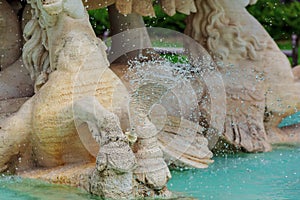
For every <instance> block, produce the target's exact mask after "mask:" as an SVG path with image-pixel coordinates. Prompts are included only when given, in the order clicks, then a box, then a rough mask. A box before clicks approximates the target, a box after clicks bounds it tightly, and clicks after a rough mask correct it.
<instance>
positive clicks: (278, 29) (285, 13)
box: [89, 0, 300, 63]
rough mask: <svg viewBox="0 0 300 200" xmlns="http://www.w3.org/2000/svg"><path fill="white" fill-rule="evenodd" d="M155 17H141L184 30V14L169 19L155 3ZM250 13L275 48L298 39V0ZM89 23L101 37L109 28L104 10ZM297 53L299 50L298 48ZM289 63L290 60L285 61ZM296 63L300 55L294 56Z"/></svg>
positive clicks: (263, 0) (261, 3) (268, 0)
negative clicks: (262, 27) (292, 38)
mask: <svg viewBox="0 0 300 200" xmlns="http://www.w3.org/2000/svg"><path fill="white" fill-rule="evenodd" d="M154 9H155V13H156V17H152V18H151V17H144V21H145V24H146V26H148V27H163V28H168V29H172V30H176V31H179V32H183V31H184V29H185V18H186V15H184V14H180V13H177V14H175V15H174V16H172V17H170V16H168V15H166V14H165V13H164V12H163V11H162V9H161V7H160V6H158V3H157V0H156V4H155V6H154ZM247 10H248V11H249V13H250V14H252V15H253V16H254V17H255V18H256V19H257V20H258V21H259V22H260V23H261V24H262V25H263V26H264V28H265V29H266V30H267V31H268V33H269V34H270V35H271V37H272V38H273V39H274V40H276V42H277V44H278V46H279V48H281V49H288V50H289V49H291V48H292V43H291V35H292V34H293V33H295V34H297V35H298V36H299V37H300V0H258V1H257V3H256V4H254V5H250V6H248V7H247ZM89 15H90V21H91V24H92V26H93V28H94V30H95V32H96V34H97V36H99V37H102V36H103V34H104V32H105V31H108V30H109V28H110V24H109V20H108V9H107V8H102V9H98V10H90V11H89ZM298 52H299V53H298V54H300V48H299V49H298ZM289 59H290V61H291V58H289ZM298 63H300V56H298Z"/></svg>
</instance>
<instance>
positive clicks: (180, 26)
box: [88, 5, 186, 36]
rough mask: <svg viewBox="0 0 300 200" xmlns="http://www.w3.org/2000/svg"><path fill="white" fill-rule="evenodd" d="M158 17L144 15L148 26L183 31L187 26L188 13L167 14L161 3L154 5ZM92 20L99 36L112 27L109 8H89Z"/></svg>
mask: <svg viewBox="0 0 300 200" xmlns="http://www.w3.org/2000/svg"><path fill="white" fill-rule="evenodd" d="M154 9H155V14H156V17H152V18H151V17H144V21H145V24H146V26H147V27H163V28H167V29H172V30H176V31H179V32H183V31H184V28H185V22H184V19H185V18H186V15H184V14H180V13H176V14H175V15H174V16H172V17H170V16H168V15H167V14H165V13H164V12H163V11H162V9H161V7H160V6H159V5H155V6H154ZM88 13H89V16H90V22H91V24H92V26H93V29H94V31H95V33H96V34H97V35H99V36H101V35H103V33H104V32H105V31H106V30H108V29H109V28H110V24H109V19H108V11H107V8H101V9H97V10H89V11H88Z"/></svg>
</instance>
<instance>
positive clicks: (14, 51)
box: [0, 0, 22, 70]
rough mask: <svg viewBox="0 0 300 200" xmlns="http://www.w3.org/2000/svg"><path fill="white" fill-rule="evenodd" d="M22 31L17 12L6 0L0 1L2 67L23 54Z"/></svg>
mask: <svg viewBox="0 0 300 200" xmlns="http://www.w3.org/2000/svg"><path fill="white" fill-rule="evenodd" d="M21 41H22V33H21V28H20V25H19V21H18V18H17V15H16V13H15V12H14V11H13V9H12V8H11V7H10V5H9V4H8V3H7V1H6V0H1V1H0V68H1V70H3V69H5V68H6V67H8V66H9V65H11V64H13V63H14V62H15V61H16V60H17V59H18V58H19V57H20V56H21V45H22V43H21Z"/></svg>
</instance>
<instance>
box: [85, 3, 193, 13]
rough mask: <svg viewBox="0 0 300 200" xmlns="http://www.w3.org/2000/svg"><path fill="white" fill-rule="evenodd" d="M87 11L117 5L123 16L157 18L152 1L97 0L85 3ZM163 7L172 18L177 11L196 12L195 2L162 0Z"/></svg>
mask: <svg viewBox="0 0 300 200" xmlns="http://www.w3.org/2000/svg"><path fill="white" fill-rule="evenodd" d="M83 3H84V5H85V6H86V8H87V9H91V10H93V9H98V8H103V7H107V6H110V5H112V4H116V7H117V9H118V10H119V12H120V13H121V14H124V15H128V14H130V13H137V14H140V15H142V16H152V17H154V16H155V13H154V9H153V1H152V0H126V1H124V0H108V1H107V0H95V1H83ZM161 7H162V9H163V10H164V11H165V13H167V14H168V15H170V16H173V15H174V14H175V13H176V11H178V12H181V13H184V14H186V15H189V14H190V13H194V12H196V7H195V3H194V0H162V1H161Z"/></svg>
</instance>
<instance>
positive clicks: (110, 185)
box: [0, 0, 299, 199]
mask: <svg viewBox="0 0 300 200" xmlns="http://www.w3.org/2000/svg"><path fill="white" fill-rule="evenodd" d="M250 2H251V3H254V2H255V1H242V0H241V1H238V2H236V4H232V3H231V2H230V1H229V0H222V1H215V0H209V1H208V0H199V1H193V0H189V1H186V0H169V1H168V0H166V1H164V0H162V1H161V4H162V7H163V9H164V10H165V12H166V13H167V14H169V15H173V14H174V13H175V12H176V10H177V11H180V12H183V13H186V14H190V13H191V12H196V11H197V13H195V14H192V15H191V16H190V17H189V18H188V21H187V22H188V23H187V29H186V34H187V35H190V36H191V37H192V38H194V39H196V40H197V41H198V42H199V43H200V44H202V45H203V46H204V47H205V48H206V49H207V50H208V51H209V53H211V55H213V57H214V59H215V61H216V62H217V63H218V66H219V70H220V72H221V73H222V74H223V79H224V81H225V86H226V89H227V91H226V92H227V118H226V123H225V127H226V130H225V132H224V134H223V138H224V139H225V140H226V141H227V142H229V143H231V144H234V145H235V146H237V147H238V148H244V149H245V150H246V151H249V152H253V151H254V152H255V151H268V150H270V148H271V146H270V143H281V142H293V140H294V139H295V138H296V139H297V138H298V139H299V136H297V135H294V136H293V135H292V134H286V133H283V132H282V131H281V130H279V129H277V128H276V126H277V124H278V123H279V121H280V120H281V118H282V117H284V116H286V115H289V114H291V113H293V112H294V110H295V108H298V107H299V99H298V98H299V94H298V93H297V92H298V91H299V90H298V91H297V89H298V83H295V82H294V77H293V75H292V73H291V71H290V69H289V67H290V66H289V64H288V61H287V59H286V58H285V57H284V55H283V54H282V53H281V52H280V50H279V49H278V47H277V46H276V44H275V43H274V41H273V40H272V38H271V37H270V36H269V35H268V34H267V33H266V32H265V30H264V29H263V28H262V27H261V26H260V25H259V23H258V22H257V21H256V20H255V19H253V18H252V17H251V16H250V15H249V14H248V13H247V11H246V10H245V6H246V5H248V4H249V3H250ZM0 3H1V5H5V6H7V5H8V4H7V2H6V1H0ZM28 3H30V5H31V6H32V8H33V18H32V20H31V21H30V22H29V23H28V24H27V25H26V27H25V30H24V36H25V39H26V41H27V42H26V44H25V45H24V48H23V62H24V64H25V66H26V67H27V69H28V70H29V72H30V76H31V78H32V79H33V80H34V82H35V83H34V90H35V92H36V94H35V95H34V96H33V97H32V98H30V99H29V100H28V101H26V102H25V103H24V104H23V106H22V107H21V108H20V110H19V111H18V112H16V113H14V114H12V115H11V116H10V117H8V118H6V119H4V120H2V121H1V122H0V123H1V129H0V144H1V145H0V171H7V170H10V171H11V172H13V171H17V172H20V173H21V174H22V175H23V176H25V177H34V178H43V179H46V180H49V181H51V182H56V183H64V184H71V185H74V186H81V187H83V188H85V189H87V190H88V191H90V192H92V193H95V194H98V195H101V196H105V197H108V198H117V199H118V198H129V197H133V196H147V195H148V194H150V195H162V196H163V195H165V196H169V195H170V194H169V193H168V191H167V189H166V187H165V185H166V182H167V180H168V179H169V178H170V172H169V170H168V167H167V165H166V163H165V161H164V160H163V154H162V151H161V149H160V148H162V149H163V148H164V146H160V148H159V143H158V137H159V136H157V135H156V134H157V130H156V127H155V126H154V125H153V124H152V123H151V122H150V121H149V119H148V118H147V117H146V116H145V113H143V112H142V113H141V114H142V116H138V117H137V118H136V119H137V120H136V122H135V123H136V124H135V125H136V126H135V131H132V130H130V125H129V124H128V115H129V114H128V110H129V108H127V107H124V105H127V102H128V99H130V97H131V96H130V94H129V93H128V91H127V89H126V85H124V84H123V82H122V81H121V80H120V78H119V77H118V76H117V75H116V74H114V73H113V72H112V71H111V70H110V69H109V68H108V67H109V63H108V61H107V59H106V53H105V46H104V45H103V43H102V42H101V41H100V40H99V39H97V38H96V37H95V34H94V33H93V30H92V28H91V26H90V25H89V22H88V16H87V14H86V11H85V9H84V7H83V5H82V3H81V1H76V2H75V1H71V0H69V1H59V0H57V1H40V0H31V1H28ZM114 3H115V4H116V8H117V9H118V10H119V11H120V13H122V14H125V15H128V14H130V13H131V12H136V13H139V14H141V15H147V16H153V15H154V11H153V8H152V1H150V0H145V1H144V0H143V1H138V0H136V1H134V0H132V1H126V2H124V1H120V0H115V1H93V2H89V3H88V5H87V6H89V8H99V7H103V6H108V5H111V4H114ZM230 3H231V4H230ZM0 9H4V10H7V9H9V7H1V8H0ZM233 11H238V15H239V16H242V17H236V15H237V14H236V12H233ZM1 14H2V12H1ZM17 31H18V30H17ZM249 33H251V34H250V35H249ZM1 34H3V32H1ZM8 41H9V40H8ZM10 41H11V40H10ZM16 49H18V48H16ZM16 51H17V50H16ZM16 57H18V56H16ZM275 57H276V58H278V62H274V58H275ZM279 58H280V59H279ZM12 62H13V61H12ZM9 64H11V63H9ZM6 65H8V64H6ZM149 66H151V64H149ZM9 68H11V67H9ZM9 68H8V69H9ZM283 72H284V73H283ZM99 74H100V77H101V78H100V79H99ZM87 77H88V78H87ZM279 78H280V79H281V78H282V79H283V80H285V83H284V84H283V83H282V82H281V83H280V84H274V81H273V80H274V79H279ZM237 82H238V83H240V84H236V83H237ZM271 83H272V84H271ZM281 84H282V85H283V86H284V87H288V88H289V91H287V90H286V89H282V87H283V86H282V85H281ZM116 91H118V92H117V93H116ZM27 95H28V94H27ZM28 96H29V95H28ZM274 99H275V100H274ZM115 101H116V102H115ZM275 102H276V103H275ZM277 102H279V103H277ZM134 106H136V107H137V108H140V109H141V110H143V109H144V108H143V107H138V106H141V105H139V104H138V105H134ZM266 114H268V115H266ZM175 121H176V120H175ZM185 122H186V124H187V126H188V127H191V126H193V125H194V124H192V125H191V122H190V121H185ZM128 130H129V131H128ZM123 132H126V134H124V133H123ZM200 132H201V131H200ZM167 139H168V138H167ZM167 139H165V140H167ZM198 139H199V140H198V141H199V143H201V142H202V143H203V144H204V145H202V146H200V147H199V148H196V149H197V151H200V152H201V151H202V152H206V153H205V154H204V155H196V156H198V158H196V159H195V157H192V158H189V159H186V158H188V156H182V157H181V158H180V157H179V160H180V161H181V162H183V163H185V164H191V163H192V162H191V160H197V161H196V162H194V165H192V166H194V167H199V166H202V167H206V166H207V164H208V163H210V162H211V161H210V160H209V159H210V158H211V153H210V151H209V150H208V149H207V145H208V144H207V140H206V139H205V138H203V137H202V136H201V137H199V138H198ZM95 140H96V141H97V142H95ZM136 140H137V141H136ZM99 146H100V149H99ZM192 146H193V145H192ZM194 147H197V145H194V146H193V148H194ZM193 148H191V149H193ZM193 156H195V155H193ZM95 161H96V167H95V164H94V162H95ZM154 161H155V162H154ZM197 162H198V163H200V164H201V163H202V162H203V163H202V164H203V165H200V164H199V165H197ZM37 167H46V168H48V169H47V170H42V169H38V170H35V171H31V170H32V169H34V168H37ZM152 168H154V170H152ZM26 170H30V171H26ZM53 174H55V175H54V176H53Z"/></svg>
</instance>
